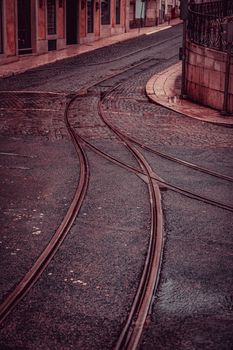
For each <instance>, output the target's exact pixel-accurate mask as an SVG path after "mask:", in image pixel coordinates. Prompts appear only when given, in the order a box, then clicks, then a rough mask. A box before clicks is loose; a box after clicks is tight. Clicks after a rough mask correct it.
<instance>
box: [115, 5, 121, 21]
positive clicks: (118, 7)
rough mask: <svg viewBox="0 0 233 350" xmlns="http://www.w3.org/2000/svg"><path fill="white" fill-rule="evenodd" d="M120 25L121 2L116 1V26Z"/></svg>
mask: <svg viewBox="0 0 233 350" xmlns="http://www.w3.org/2000/svg"><path fill="white" fill-rule="evenodd" d="M120 23H121V0H116V24H120Z"/></svg>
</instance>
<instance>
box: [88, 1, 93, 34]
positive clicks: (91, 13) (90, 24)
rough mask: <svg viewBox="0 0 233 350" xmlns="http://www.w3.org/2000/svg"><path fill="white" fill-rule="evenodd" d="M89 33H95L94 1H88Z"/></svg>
mask: <svg viewBox="0 0 233 350" xmlns="http://www.w3.org/2000/svg"><path fill="white" fill-rule="evenodd" d="M87 32H88V33H93V32H94V1H93V0H87Z"/></svg>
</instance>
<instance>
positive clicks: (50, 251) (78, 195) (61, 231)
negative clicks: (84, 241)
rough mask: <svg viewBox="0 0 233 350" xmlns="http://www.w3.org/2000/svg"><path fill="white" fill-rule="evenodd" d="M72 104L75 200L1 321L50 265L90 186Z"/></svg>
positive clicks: (7, 303) (6, 304) (1, 311)
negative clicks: (76, 170)
mask: <svg viewBox="0 0 233 350" xmlns="http://www.w3.org/2000/svg"><path fill="white" fill-rule="evenodd" d="M71 104H72V99H71V100H70V101H69V102H68V103H67V105H66V109H65V123H66V126H67V129H68V131H69V133H70V136H71V139H72V142H73V144H74V147H75V149H76V153H77V155H78V158H79V163H80V177H79V183H78V186H77V188H76V191H75V194H74V197H73V200H72V202H71V204H70V206H69V209H68V210H67V213H66V215H65V217H64V219H63V220H62V222H61V224H60V226H59V227H58V229H57V230H56V232H55V233H54V235H53V236H52V238H51V240H50V242H49V243H48V245H47V246H46V247H45V249H44V250H43V251H42V253H41V254H40V255H39V257H38V258H37V260H36V261H35V263H34V264H33V266H32V267H31V268H30V269H29V271H28V272H27V273H26V274H25V276H24V277H23V278H22V279H21V281H20V282H19V283H18V284H17V285H16V287H15V288H13V290H12V291H11V292H10V293H9V294H8V295H7V297H6V298H5V300H4V301H3V302H2V304H1V305H0V323H1V322H3V321H4V319H5V318H6V317H7V315H8V314H9V313H10V312H11V311H12V310H13V308H14V307H15V306H16V305H17V304H18V303H19V301H20V300H21V299H22V298H23V297H24V296H25V295H26V294H27V292H28V291H29V290H30V289H31V288H32V287H33V285H34V284H35V283H36V281H37V280H38V279H39V277H40V276H41V274H42V273H43V272H44V270H45V269H46V268H47V266H48V265H49V263H50V261H51V260H52V258H53V257H54V255H55V254H56V252H57V250H58V248H59V247H60V245H61V244H62V242H63V241H64V239H65V238H66V236H67V234H68V232H69V230H70V228H71V226H72V225H73V222H74V220H75V219H76V217H77V214H78V212H79V210H80V208H81V205H82V202H83V200H84V198H85V194H86V191H87V187H88V180H89V167H88V161H87V158H86V155H85V152H84V150H83V148H82V146H81V145H80V142H79V140H78V137H77V135H75V134H74V133H73V130H72V128H71V127H70V124H69V121H68V119H67V114H68V109H69V108H70V106H71Z"/></svg>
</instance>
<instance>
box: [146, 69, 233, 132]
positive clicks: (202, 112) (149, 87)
mask: <svg viewBox="0 0 233 350" xmlns="http://www.w3.org/2000/svg"><path fill="white" fill-rule="evenodd" d="M180 76H181V62H178V63H176V64H174V65H173V66H171V67H169V68H168V69H166V70H163V71H162V72H160V73H158V74H155V75H154V76H153V77H152V78H150V80H149V81H148V82H147V84H146V95H147V97H148V98H149V100H151V101H152V102H154V103H156V104H158V105H160V106H163V107H165V108H168V109H170V110H172V111H174V112H177V113H180V114H182V115H184V116H186V117H190V118H193V119H197V120H200V121H202V122H207V123H212V124H215V125H220V126H227V127H233V117H231V116H229V117H224V116H222V115H221V114H220V112H218V111H216V110H214V109H212V108H209V107H204V106H202V105H199V104H197V103H194V102H192V101H190V100H186V99H180V89H179V87H176V85H175V82H176V80H177V79H178V78H179V77H180Z"/></svg>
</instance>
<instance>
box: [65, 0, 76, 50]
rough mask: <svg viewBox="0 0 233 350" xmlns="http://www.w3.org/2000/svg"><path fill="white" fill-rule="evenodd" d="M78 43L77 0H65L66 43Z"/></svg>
mask: <svg viewBox="0 0 233 350" xmlns="http://www.w3.org/2000/svg"><path fill="white" fill-rule="evenodd" d="M77 43H78V0H66V44H67V45H72V44H77Z"/></svg>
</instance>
